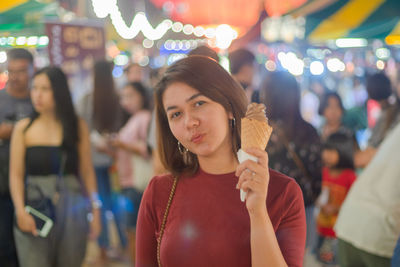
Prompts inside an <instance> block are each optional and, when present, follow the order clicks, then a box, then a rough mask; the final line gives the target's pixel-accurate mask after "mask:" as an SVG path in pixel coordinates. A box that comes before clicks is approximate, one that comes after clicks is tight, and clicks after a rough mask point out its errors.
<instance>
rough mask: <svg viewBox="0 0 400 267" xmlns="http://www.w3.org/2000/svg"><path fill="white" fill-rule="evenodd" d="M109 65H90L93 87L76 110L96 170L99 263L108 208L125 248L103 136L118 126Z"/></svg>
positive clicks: (103, 258) (105, 237)
mask: <svg viewBox="0 0 400 267" xmlns="http://www.w3.org/2000/svg"><path fill="white" fill-rule="evenodd" d="M112 68H113V64H112V63H111V62H108V61H106V60H99V61H96V62H95V64H94V66H93V90H92V91H90V92H89V93H88V94H86V95H84V96H83V97H82V99H81V100H80V101H79V102H78V105H77V106H76V107H77V109H76V110H77V112H78V115H80V116H81V117H82V118H83V119H84V120H85V121H86V123H87V124H88V127H89V131H90V137H91V138H90V141H91V152H92V160H93V165H94V170H95V173H96V178H97V179H96V181H97V187H98V190H99V196H100V199H101V201H102V203H103V205H102V207H101V212H100V213H101V216H100V217H101V233H100V236H99V239H98V244H99V247H100V258H99V261H100V262H106V261H107V260H108V257H107V249H109V248H110V242H109V236H108V233H109V228H108V220H107V217H106V213H107V211H112V212H113V214H114V219H116V221H117V223H116V226H117V231H118V235H119V239H120V243H121V246H122V247H123V248H125V247H126V243H127V241H126V237H125V234H124V233H123V232H122V230H121V227H120V223H118V219H119V216H117V215H118V214H116V213H117V212H116V209H115V208H116V207H115V205H113V203H112V197H111V195H112V192H111V183H110V174H109V170H110V167H111V165H112V164H113V160H112V157H111V155H110V154H111V151H110V150H111V149H110V148H109V147H108V145H107V142H106V140H107V137H108V136H109V135H110V134H111V133H115V132H117V131H118V130H119V128H120V127H121V126H122V112H121V108H120V105H119V99H118V94H117V92H116V90H115V85H114V78H113V76H112Z"/></svg>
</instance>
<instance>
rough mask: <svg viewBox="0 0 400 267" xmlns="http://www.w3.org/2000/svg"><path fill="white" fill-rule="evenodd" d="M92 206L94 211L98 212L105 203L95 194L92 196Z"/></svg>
mask: <svg viewBox="0 0 400 267" xmlns="http://www.w3.org/2000/svg"><path fill="white" fill-rule="evenodd" d="M90 204H91V206H92V210H98V209H100V208H101V207H102V206H103V202H102V201H101V199H100V197H99V194H98V193H97V192H93V193H92V194H91V195H90Z"/></svg>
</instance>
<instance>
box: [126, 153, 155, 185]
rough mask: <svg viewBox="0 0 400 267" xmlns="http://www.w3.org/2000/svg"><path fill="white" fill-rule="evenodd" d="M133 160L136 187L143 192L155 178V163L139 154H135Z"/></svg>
mask: <svg viewBox="0 0 400 267" xmlns="http://www.w3.org/2000/svg"><path fill="white" fill-rule="evenodd" d="M131 160H132V166H133V179H134V181H133V184H134V187H135V188H136V189H138V190H139V191H141V192H143V191H144V190H145V189H146V187H147V185H148V184H149V182H150V180H151V178H152V177H153V161H152V160H151V159H145V158H143V157H142V156H140V155H137V154H133V155H132V158H131Z"/></svg>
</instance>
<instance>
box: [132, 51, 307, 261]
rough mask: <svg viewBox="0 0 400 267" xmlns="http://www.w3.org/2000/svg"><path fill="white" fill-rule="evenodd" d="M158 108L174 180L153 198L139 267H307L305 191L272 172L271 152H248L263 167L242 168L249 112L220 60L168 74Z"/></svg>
mask: <svg viewBox="0 0 400 267" xmlns="http://www.w3.org/2000/svg"><path fill="white" fill-rule="evenodd" d="M155 103H156V112H157V129H158V146H159V151H160V156H161V160H162V162H163V164H164V165H165V167H166V168H167V169H168V171H170V172H171V174H170V175H164V176H156V177H154V178H153V179H152V180H151V182H150V184H149V186H148V187H147V189H146V191H145V193H144V196H143V199H142V203H141V206H140V210H139V219H138V225H137V258H136V265H135V266H138V267H141V266H157V264H158V265H162V266H241V267H243V266H253V267H254V266H302V262H303V254H304V245H305V233H306V226H305V214H304V205H303V200H302V194H301V190H300V188H299V186H298V185H297V184H296V182H295V181H294V180H293V179H290V178H288V177H286V176H284V175H282V174H280V173H277V172H275V171H272V170H269V169H268V155H267V153H266V152H265V151H263V150H260V149H256V148H254V149H249V150H248V151H247V152H248V153H250V154H252V155H254V156H256V157H257V158H258V162H257V163H256V162H253V161H245V162H244V163H242V164H239V162H238V159H237V156H236V152H237V151H238V150H239V148H240V126H241V124H240V119H241V118H242V117H243V116H244V115H245V111H246V106H247V98H246V95H245V94H244V92H243V89H242V88H241V87H240V85H239V84H238V83H237V82H235V80H234V79H233V78H232V77H231V76H230V75H229V73H227V72H226V71H225V70H224V69H223V68H222V67H221V66H220V65H219V64H218V63H216V62H215V61H214V60H211V59H209V58H207V57H203V56H190V57H188V58H185V59H182V60H180V61H178V62H177V63H175V64H174V65H172V66H171V67H170V68H169V69H168V70H167V72H166V73H165V74H164V76H163V78H162V79H161V81H160V83H159V84H158V86H157V88H156V94H155ZM239 189H243V190H245V191H246V192H247V199H246V202H245V203H243V202H241V201H240V193H239ZM158 260H159V261H158Z"/></svg>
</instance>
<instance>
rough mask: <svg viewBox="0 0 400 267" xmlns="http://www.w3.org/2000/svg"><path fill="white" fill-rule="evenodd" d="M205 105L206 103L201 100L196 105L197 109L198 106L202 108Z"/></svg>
mask: <svg viewBox="0 0 400 267" xmlns="http://www.w3.org/2000/svg"><path fill="white" fill-rule="evenodd" d="M205 103H206V102H205V101H202V100H200V101H197V102H196V103H195V104H194V105H195V107H198V106H201V105H203V104H205Z"/></svg>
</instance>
